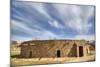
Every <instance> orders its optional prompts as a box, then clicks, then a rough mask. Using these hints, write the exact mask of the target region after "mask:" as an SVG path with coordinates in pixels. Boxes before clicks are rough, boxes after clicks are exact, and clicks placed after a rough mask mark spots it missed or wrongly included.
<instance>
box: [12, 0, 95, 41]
mask: <svg viewBox="0 0 100 67" xmlns="http://www.w3.org/2000/svg"><path fill="white" fill-rule="evenodd" d="M11 4H12V7H11V40H19V41H23V40H34V39H39V40H40V39H41V40H48V39H85V40H94V37H95V15H94V11H95V8H94V6H82V5H68V4H53V3H34V2H16V1H13V2H12V3H11Z"/></svg>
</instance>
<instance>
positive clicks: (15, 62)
mask: <svg viewBox="0 0 100 67" xmlns="http://www.w3.org/2000/svg"><path fill="white" fill-rule="evenodd" d="M94 60H95V56H94V55H91V56H86V57H77V58H76V57H62V58H31V59H24V58H11V66H17V67H18V66H25V65H40V64H55V63H71V62H84V61H94Z"/></svg>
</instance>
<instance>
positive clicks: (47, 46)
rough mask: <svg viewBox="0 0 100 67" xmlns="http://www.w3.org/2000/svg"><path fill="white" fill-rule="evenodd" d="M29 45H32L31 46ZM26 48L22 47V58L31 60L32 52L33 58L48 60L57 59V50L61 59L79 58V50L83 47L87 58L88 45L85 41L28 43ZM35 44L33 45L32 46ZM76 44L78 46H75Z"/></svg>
mask: <svg viewBox="0 0 100 67" xmlns="http://www.w3.org/2000/svg"><path fill="white" fill-rule="evenodd" d="M28 43H31V44H30V45H29V44H28ZM28 43H26V46H25V45H23V46H21V56H22V57H26V58H29V57H30V52H32V57H33V58H41V57H44V58H48V57H57V50H60V55H61V57H68V56H69V57H78V56H79V48H78V46H83V48H84V49H83V51H84V56H86V44H85V41H66V40H64V41H62V40H61V41H56V40H54V41H43V42H42V41H37V42H36V41H35V42H28ZM32 44H33V45H32ZM74 44H76V45H74Z"/></svg>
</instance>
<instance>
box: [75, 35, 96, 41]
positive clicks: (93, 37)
mask: <svg viewBox="0 0 100 67" xmlns="http://www.w3.org/2000/svg"><path fill="white" fill-rule="evenodd" d="M74 39H79V40H82V39H83V40H95V36H94V35H77V36H75V38H74Z"/></svg>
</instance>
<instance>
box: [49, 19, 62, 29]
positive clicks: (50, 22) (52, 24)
mask: <svg viewBox="0 0 100 67" xmlns="http://www.w3.org/2000/svg"><path fill="white" fill-rule="evenodd" d="M48 23H49V24H50V25H51V26H53V27H55V28H58V29H62V28H63V26H62V25H61V24H60V23H59V22H58V21H56V20H54V21H48Z"/></svg>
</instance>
